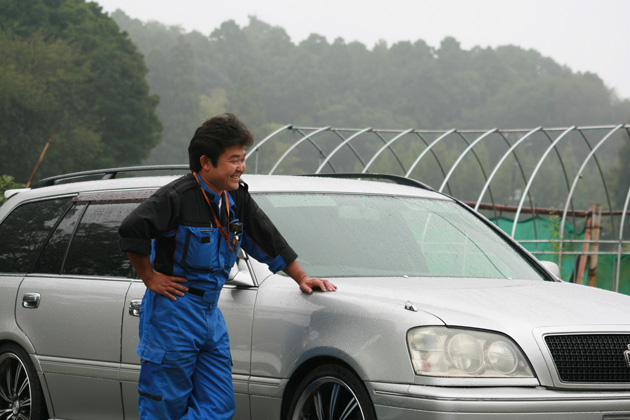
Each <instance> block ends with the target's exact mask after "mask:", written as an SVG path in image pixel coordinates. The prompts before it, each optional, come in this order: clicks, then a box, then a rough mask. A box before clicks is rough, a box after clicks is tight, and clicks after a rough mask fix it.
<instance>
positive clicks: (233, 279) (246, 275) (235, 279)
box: [225, 249, 255, 288]
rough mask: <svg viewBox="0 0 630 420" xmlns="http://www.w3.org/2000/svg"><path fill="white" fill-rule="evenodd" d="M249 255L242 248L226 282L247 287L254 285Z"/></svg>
mask: <svg viewBox="0 0 630 420" xmlns="http://www.w3.org/2000/svg"><path fill="white" fill-rule="evenodd" d="M247 258H248V257H247V255H246V254H245V252H243V250H242V249H240V250H239V251H238V257H237V258H236V263H235V264H234V265H233V266H232V269H231V270H230V275H229V276H228V279H227V281H226V282H225V284H228V285H231V286H236V287H237V288H247V287H254V286H255V285H254V281H253V280H252V276H251V273H250V272H249V268H248V267H247V262H246V261H247Z"/></svg>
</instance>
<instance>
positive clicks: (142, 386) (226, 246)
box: [119, 114, 336, 420]
mask: <svg viewBox="0 0 630 420" xmlns="http://www.w3.org/2000/svg"><path fill="white" fill-rule="evenodd" d="M252 143H253V138H252V135H251V133H250V132H249V131H248V130H247V128H246V127H245V125H244V124H243V123H242V122H241V121H239V120H238V118H237V117H236V116H234V115H232V114H225V115H221V116H217V117H214V118H211V119H209V120H207V121H206V122H204V123H203V125H202V126H201V127H199V128H198V129H197V131H196V132H195V135H194V136H193V138H192V140H191V142H190V145H189V147H188V154H189V161H190V169H191V171H192V173H191V174H188V175H186V176H183V177H181V178H179V179H177V180H175V181H173V182H171V183H170V184H168V185H166V186H164V187H162V188H160V189H159V190H158V191H157V192H156V193H155V194H154V195H152V196H151V197H149V198H148V199H147V200H146V201H145V202H144V203H142V204H141V205H140V206H138V208H137V209H135V210H134V211H133V212H132V213H131V214H130V215H129V216H128V217H127V218H126V219H125V220H124V221H123V223H122V224H121V226H120V228H119V233H120V236H121V239H120V244H121V249H122V250H123V251H125V252H127V255H128V256H129V260H130V261H131V263H132V265H133V267H134V268H135V270H136V272H137V273H138V275H139V276H140V278H141V279H142V281H143V282H144V284H145V285H146V287H147V291H146V293H145V295H144V298H143V300H142V309H141V313H140V343H139V345H138V349H137V353H138V354H139V355H140V357H141V359H142V367H141V370H140V380H139V383H138V392H139V397H138V406H139V409H140V418H141V419H151V420H155V419H169V420H170V419H178V420H179V419H230V418H232V415H233V413H234V408H235V406H234V392H233V389H232V374H231V370H232V368H231V367H232V362H231V356H230V348H229V338H228V334H227V328H226V326H225V321H224V319H223V315H222V314H221V311H220V310H219V309H218V308H217V301H218V299H219V294H220V292H221V288H222V286H223V284H224V283H225V281H226V279H227V277H228V274H229V272H230V269H231V267H232V266H233V265H234V262H235V261H236V256H237V253H238V249H239V247H240V246H242V247H243V248H244V249H245V250H246V251H247V252H248V254H249V255H251V256H253V257H254V258H256V259H257V260H259V261H261V262H264V263H266V264H267V265H268V266H269V268H270V270H271V271H273V272H277V271H279V270H283V271H284V272H285V273H287V274H288V275H289V276H290V277H291V278H293V279H294V280H295V281H296V282H297V283H298V285H299V287H300V290H302V291H303V292H305V293H312V292H313V289H320V290H322V291H334V290H336V287H335V285H333V284H332V283H330V282H329V281H327V280H323V279H318V278H312V277H309V276H308V275H307V274H306V273H305V272H304V271H303V270H302V268H301V267H300V265H299V263H298V262H297V260H296V258H297V254H296V253H295V252H294V251H293V250H292V249H291V247H290V246H289V245H288V244H287V242H286V241H285V240H284V238H283V237H282V235H281V234H280V233H279V232H278V231H277V229H276V228H275V227H274V225H273V224H272V223H271V221H270V220H269V219H268V218H267V216H266V215H265V214H264V213H263V212H262V210H261V209H259V208H258V206H257V205H256V203H255V202H254V200H253V199H252V198H251V196H250V195H249V193H248V191H247V185H246V184H244V183H243V182H242V181H241V180H240V176H241V175H242V174H243V172H244V171H245V150H246V148H248V147H250V146H251V145H252Z"/></svg>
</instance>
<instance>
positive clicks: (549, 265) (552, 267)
mask: <svg viewBox="0 0 630 420" xmlns="http://www.w3.org/2000/svg"><path fill="white" fill-rule="evenodd" d="M540 263H541V264H542V266H543V267H545V269H547V271H549V272H550V273H551V274H553V276H554V277H555V278H556V279H558V280H562V279H561V278H560V275H561V274H560V267H558V264H556V263H555V262H553V261H541V262H540Z"/></svg>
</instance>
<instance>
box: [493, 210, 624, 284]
mask: <svg viewBox="0 0 630 420" xmlns="http://www.w3.org/2000/svg"><path fill="white" fill-rule="evenodd" d="M490 220H492V222H494V223H495V224H496V225H498V226H499V227H500V228H501V229H502V230H503V231H504V232H506V233H508V234H511V233H512V226H513V223H514V220H512V219H510V218H507V217H499V218H491V219H490ZM559 226H560V221H559V219H556V218H553V217H552V218H550V219H547V218H544V217H532V218H529V219H527V220H522V221H520V222H518V223H517V224H516V231H515V236H514V237H515V239H516V240H517V241H519V242H520V243H521V245H523V247H524V248H525V249H527V250H528V251H529V252H531V253H532V254H534V255H535V256H536V257H537V258H538V259H540V260H544V261H553V262H555V263H557V262H558V258H559V255H560V250H561V248H562V261H561V267H560V272H561V277H562V280H564V281H571V279H572V277H573V276H574V272H577V261H578V258H579V255H576V254H575V253H576V252H579V251H580V250H581V244H579V242H562V241H560V229H559ZM563 237H564V239H565V240H567V239H571V240H574V241H580V240H583V239H584V232H579V233H577V234H576V232H575V229H574V228H573V226H571V225H570V224H568V223H565V227H564V235H563ZM618 259H619V258H618V256H617V255H613V254H611V253H599V254H598V256H597V276H596V281H595V286H596V287H598V288H601V289H606V290H615V278H616V276H617V262H618ZM587 277H588V270H585V272H584V276H583V278H582V279H579V280H578V281H577V283H580V284H587ZM619 292H620V293H623V294H626V295H630V255H623V256H622V257H621V268H620V274H619Z"/></svg>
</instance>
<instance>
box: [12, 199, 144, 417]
mask: <svg viewBox="0 0 630 420" xmlns="http://www.w3.org/2000/svg"><path fill="white" fill-rule="evenodd" d="M74 201H75V202H74V205H73V206H72V207H71V208H70V209H69V210H68V211H67V212H66V214H65V215H64V217H63V219H62V220H61V222H60V223H59V224H58V226H57V227H56V228H55V230H54V232H53V234H52V235H51V237H50V238H49V240H48V242H47V244H46V245H45V247H44V248H43V250H42V251H41V253H40V256H39V258H38V260H37V262H36V264H35V266H34V269H33V270H32V271H31V273H29V274H28V275H27V276H26V277H25V278H24V281H23V282H22V284H21V286H20V289H19V292H18V306H17V308H16V319H17V323H18V325H19V326H20V328H21V329H22V330H23V331H24V332H25V333H26V334H27V335H28V337H29V338H30V339H31V341H32V343H33V346H34V347H35V351H36V353H37V357H38V359H39V362H40V365H41V368H42V372H43V374H44V378H45V381H46V385H47V388H48V392H49V394H50V397H51V401H52V409H53V412H54V417H55V418H64V419H68V420H70V419H81V420H90V419H100V420H102V419H121V418H123V407H122V401H121V393H120V378H119V371H120V353H121V325H122V317H123V309H124V303H125V296H126V295H127V291H128V289H129V287H130V284H131V278H130V277H131V276H132V273H133V272H132V270H131V265H130V264H129V262H128V261H127V259H126V257H125V256H124V255H123V254H122V253H121V252H120V250H119V248H118V245H117V237H118V235H117V228H118V225H119V224H120V220H121V219H122V218H123V217H124V216H125V215H126V214H128V213H129V212H130V211H131V210H132V209H133V208H134V207H135V206H136V205H137V202H136V203H134V202H124V201H122V202H110V201H93V200H90V198H89V197H83V198H82V197H79V198H76V199H75V200H74ZM50 414H51V415H53V413H50Z"/></svg>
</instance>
